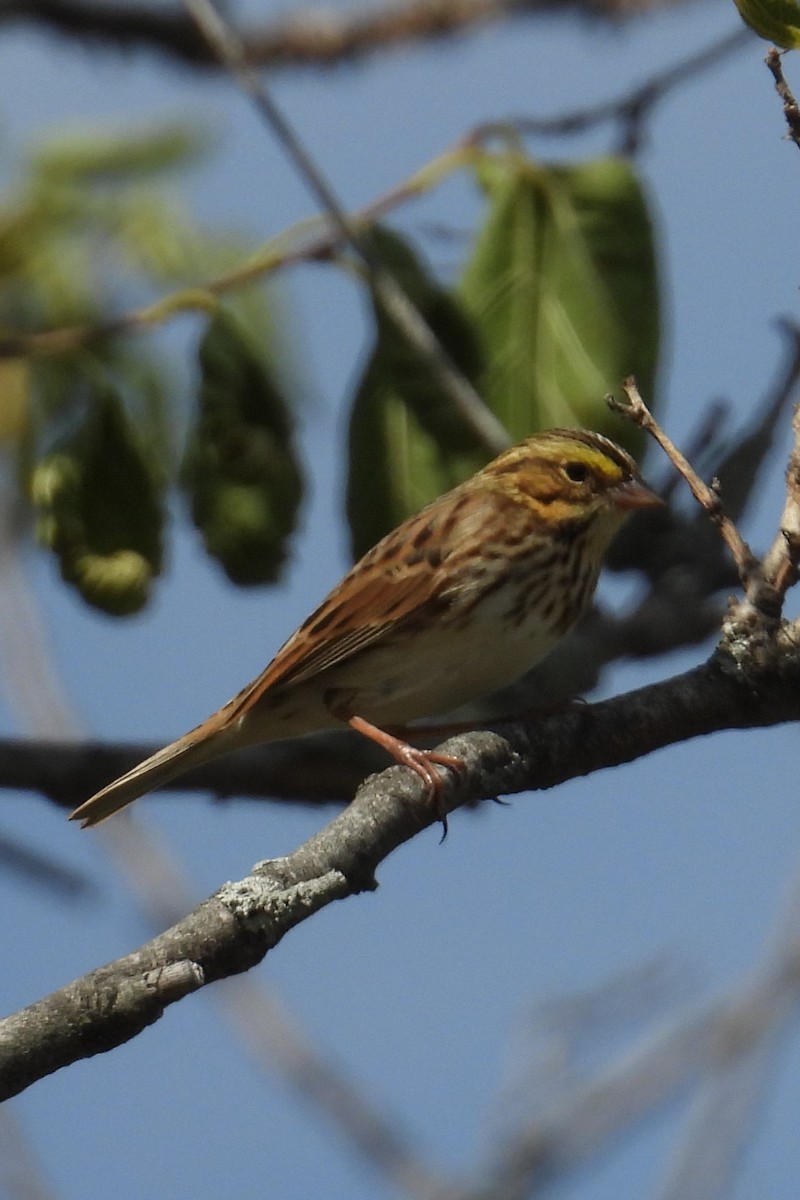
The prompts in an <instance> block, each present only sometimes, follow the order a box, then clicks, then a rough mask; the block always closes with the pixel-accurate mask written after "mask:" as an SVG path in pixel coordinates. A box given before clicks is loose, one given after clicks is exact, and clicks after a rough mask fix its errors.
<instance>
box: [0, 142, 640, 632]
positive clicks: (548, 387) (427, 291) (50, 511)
mask: <svg viewBox="0 0 800 1200" xmlns="http://www.w3.org/2000/svg"><path fill="white" fill-rule="evenodd" d="M198 147H199V139H198V138H197V137H196V136H195V137H191V136H190V135H189V134H188V133H186V131H179V130H175V129H171V130H162V131H160V132H156V133H154V134H151V135H149V136H148V137H145V136H143V135H139V136H136V137H128V138H125V137H117V138H109V137H104V138H94V139H87V138H79V139H72V140H70V141H64V140H62V141H60V142H59V143H57V144H56V145H54V146H51V147H49V148H45V149H44V150H42V151H40V152H39V153H38V154H37V155H36V156H34V157H32V158H31V160H30V162H29V164H28V169H27V173H26V174H25V176H24V178H23V180H22V183H21V184H20V185H19V186H18V188H17V191H16V193H14V194H13V195H11V196H9V197H7V198H6V199H5V202H2V201H0V332H5V333H7V334H8V333H20V332H22V333H24V332H25V331H29V330H46V329H52V328H58V327H59V326H63V325H65V324H69V323H71V322H73V323H74V322H82V323H84V324H87V323H88V324H92V323H94V324H97V325H98V326H99V327H100V326H101V325H102V321H103V320H104V319H106V320H107V318H108V314H109V313H111V314H114V316H115V317H116V315H117V314H119V313H121V312H124V301H125V299H126V298H127V292H130V291H131V289H132V287H133V286H134V284H133V283H132V279H131V276H132V275H133V276H134V277H135V283H136V286H138V287H139V288H142V287H145V286H146V287H149V288H150V289H152V288H153V287H154V286H157V285H159V284H163V283H164V282H173V283H174V282H176V281H177V282H179V283H182V284H185V283H186V282H187V281H190V282H191V283H192V284H194V285H195V286H194V289H193V290H185V291H183V292H181V291H178V292H177V293H176V294H175V296H174V297H173V298H172V299H171V300H170V299H169V298H168V299H167V300H166V301H161V308H162V310H163V312H162V314H161V315H162V317H163V319H166V318H167V317H170V316H172V315H174V314H175V313H176V312H178V311H182V310H183V309H187V308H193V309H194V310H196V309H197V308H198V306H199V307H200V308H201V310H202V315H201V318H200V319H201V321H202V324H203V329H202V331H201V336H200V339H199V350H198V367H199V371H198V385H197V387H196V390H195V396H194V399H193V402H192V406H191V414H190V418H189V430H188V436H187V437H186V438H185V449H184V450H183V452H182V454H178V455H175V454H173V452H172V450H171V442H172V440H174V437H175V434H174V430H175V428H176V426H177V425H178V424H179V422H178V420H177V415H178V414H176V412H175V411H174V409H175V402H174V398H173V395H174V386H171V385H169V384H168V382H167V380H168V369H167V366H166V364H165V362H164V361H163V360H162V359H161V358H159V357H158V356H157V354H156V352H155V350H154V349H153V347H152V345H150V344H149V343H150V339H147V340H145V339H142V338H140V339H139V340H138V341H137V342H136V345H135V352H134V349H133V343H132V342H131V341H130V340H129V339H128V340H125V339H124V338H123V337H121V336H115V337H111V336H108V337H104V338H97V339H95V340H94V341H93V342H92V344H91V345H90V346H89V347H88V348H87V346H86V345H83V346H82V348H81V349H79V350H75V349H73V350H71V351H69V352H67V353H62V354H60V355H58V356H52V357H48V358H41V357H39V358H37V357H33V358H31V359H29V360H23V359H5V360H0V439H2V444H3V445H4V446H5V448H6V451H7V453H9V454H10V453H13V452H16V453H17V458H18V462H19V465H20V469H21V475H22V479H23V481H24V485H25V487H26V489H27V492H28V495H29V497H30V499H31V501H32V504H33V506H34V509H35V510H36V513H37V523H36V528H37V535H38V538H39V541H40V543H41V544H42V545H44V546H45V547H46V548H47V549H49V550H50V551H51V552H53V553H54V554H55V555H56V556H57V558H58V561H59V566H60V570H61V574H62V576H63V577H64V579H65V580H67V581H68V582H69V583H70V584H72V585H73V586H75V587H76V588H78V590H79V592H80V594H81V595H82V597H83V598H84V599H85V600H86V601H87V602H88V603H90V604H93V605H95V606H96V607H98V608H101V609H103V610H104V611H106V612H110V613H114V614H125V613H130V612H135V611H138V610H139V609H140V608H141V607H142V606H143V605H144V604H145V603H146V601H147V598H148V596H149V594H150V591H151V587H152V582H153V580H154V579H155V577H156V576H157V575H158V573H159V571H160V570H161V567H162V563H163V561H164V558H165V527H166V521H165V512H166V508H167V506H166V503H165V493H166V489H167V488H168V487H170V486H178V487H180V488H181V489H182V490H183V492H184V494H185V496H186V499H187V502H188V507H189V510H190V512H191V516H192V519H193V521H194V523H195V525H196V526H197V528H198V530H199V531H200V534H201V536H202V539H203V542H204V545H205V547H206V550H207V552H208V553H209V555H210V556H211V557H212V558H214V559H216V561H217V562H218V563H219V564H220V565H221V566H222V568H223V569H224V571H225V572H226V573H227V575H228V576H229V578H230V579H231V580H232V581H233V582H234V583H236V584H239V585H252V584H260V583H268V582H273V581H274V580H276V579H277V578H278V576H279V574H280V571H281V568H282V566H283V564H284V562H285V559H286V553H287V546H288V542H289V538H290V537H291V534H292V532H293V530H294V527H295V523H296V519H297V513H298V509H299V505H300V503H301V499H302V491H303V481H302V475H301V471H300V468H299V465H298V462H297V457H296V453H295V449H294V444H293V424H294V422H293V412H292V401H291V398H290V396H289V395H288V394H287V389H286V387H285V385H284V383H283V375H282V372H280V371H279V370H278V369H277V366H276V362H275V352H274V350H273V349H272V343H273V341H274V339H273V338H272V336H271V320H270V313H269V310H268V307H267V300H266V297H265V296H264V294H263V292H262V291H260V290H259V291H258V294H256V293H255V291H254V290H253V289H250V290H249V291H248V293H247V295H246V296H244V295H242V294H238V295H236V297H235V299H233V300H230V299H228V300H227V301H226V302H225V304H224V305H223V304H222V303H221V301H220V300H219V298H218V296H219V294H220V293H221V292H222V291H224V290H226V288H225V287H221V286H220V284H219V283H217V284H214V283H212V284H209V285H206V287H205V290H201V289H198V288H197V287H196V281H197V279H198V277H200V278H203V275H204V274H205V276H206V277H208V276H209V275H210V274H213V272H214V271H217V272H223V273H224V277H225V278H227V279H228V280H230V279H231V278H235V276H236V272H235V271H232V266H233V264H234V262H235V259H234V255H233V250H234V247H233V244H232V242H231V240H230V239H224V238H220V237H212V236H211V235H208V234H205V233H201V232H200V231H198V230H197V229H195V228H194V226H193V225H192V223H191V221H190V220H188V219H187V217H186V214H185V213H184V212H183V211H182V210H181V209H180V208H179V207H178V206H177V205H176V204H175V203H174V201H168V200H167V198H166V197H165V195H164V194H163V192H162V191H161V190H159V189H158V188H157V187H156V186H155V184H154V177H155V176H157V175H160V174H161V173H163V172H164V171H165V169H167V168H172V169H174V168H176V167H185V166H186V165H188V163H190V162H191V161H193V159H194V157H196V154H197V151H198ZM470 161H471V164H472V167H473V169H474V172H475V179H476V182H477V184H478V187H479V189H480V192H481V196H482V205H483V211H482V215H481V219H480V224H479V228H478V229H477V231H476V233H475V236H474V238H473V240H472V242H471V245H470V248H469V252H468V255H467V257H466V261H465V262H464V263H463V265H462V267H461V270H460V272H459V277H458V279H457V280H456V282H455V284H452V285H445V284H444V283H443V282H441V280H440V279H438V278H437V277H436V275H435V273H434V272H433V270H432V269H431V267H430V266H429V265H428V264H427V263H426V262H425V261H424V260H423V258H422V256H421V254H420V252H419V251H418V250H417V249H416V248H415V247H414V246H412V244H411V243H410V242H409V241H408V240H407V239H406V238H403V237H401V236H400V234H399V233H397V232H395V231H390V230H388V229H387V228H385V227H376V226H373V227H372V229H371V231H370V235H369V236H370V238H371V242H372V252H373V254H374V255H375V256H376V257H377V258H379V260H380V262H381V263H382V265H383V266H384V268H385V269H387V270H389V271H390V272H391V273H392V275H393V276H394V278H395V280H396V281H397V282H398V283H399V284H400V285H401V286H402V288H403V290H404V291H405V293H406V295H407V296H408V298H409V299H410V300H411V301H412V302H413V304H414V305H415V306H416V308H417V309H418V311H419V312H420V314H421V315H422V316H423V317H424V319H425V321H426V322H427V323H428V325H429V327H430V328H431V330H432V331H433V332H434V334H435V335H436V337H437V338H438V340H439V342H440V344H441V346H442V347H443V349H444V350H445V352H446V353H447V354H448V355H449V357H450V359H451V361H452V362H453V363H454V364H455V365H456V367H457V368H458V369H459V370H460V371H461V372H462V374H463V375H464V377H465V378H466V379H467V380H468V381H469V382H470V383H471V384H472V386H473V387H474V389H475V390H476V391H477V393H478V394H479V395H480V397H481V398H482V402H483V403H484V404H485V405H486V406H487V407H488V408H489V409H490V410H491V412H492V413H493V414H494V415H495V417H497V418H498V420H499V422H500V423H501V424H502V425H503V426H504V427H505V428H506V429H507V430H508V433H509V437H510V438H511V439H513V440H516V439H519V438H522V437H525V436H527V435H529V434H530V433H533V432H535V431H536V430H538V429H542V428H546V427H549V426H554V425H562V426H585V427H591V428H595V429H598V430H600V431H602V432H606V433H608V434H609V435H611V436H613V437H615V438H617V439H618V440H620V441H623V442H627V444H628V445H629V446H630V447H631V448H632V449H633V450H634V451H635V450H637V449H640V445H638V444H637V438H638V431H636V430H632V429H631V427H630V426H627V425H625V424H624V423H622V422H620V421H619V419H618V418H616V417H614V416H612V415H611V414H610V413H609V412H608V410H607V408H606V407H605V405H604V404H603V396H604V395H605V394H606V393H607V392H608V391H610V390H613V388H614V387H615V386H616V385H617V383H618V381H619V380H620V379H622V378H623V377H624V376H626V375H630V374H635V375H636V376H637V377H638V378H639V380H640V381H641V383H642V385H643V387H644V388H645V389H646V390H647V393H648V394H649V395H652V394H653V391H654V385H655V376H656V371H657V361H658V348H659V329H660V320H659V303H658V273H657V266H656V256H655V249H654V244H655V238H654V235H653V228H652V220H651V217H650V214H649V210H648V205H647V200H646V197H645V194H644V192H643V189H642V187H641V185H640V183H639V181H638V179H637V177H636V174H635V172H634V169H633V167H632V166H631V164H630V163H629V162H627V161H626V160H623V159H619V158H603V159H599V160H594V161H590V162H586V163H583V164H578V165H570V166H565V165H558V166H548V165H546V164H543V163H539V162H535V161H533V160H531V159H530V158H529V157H527V156H526V155H525V154H524V153H522V151H521V150H520V149H519V148H518V147H517V146H516V145H514V146H511V147H509V148H505V149H502V150H500V151H497V152H489V151H479V152H477V153H476V154H475V155H474V156H473V158H472V159H471V160H470ZM237 249H238V248H237ZM250 261H253V260H250ZM266 269H267V268H266V267H265V270H266ZM367 285H368V281H367ZM369 296H370V299H371V305H372V312H373V317H374V325H373V329H374V332H373V343H372V347H371V350H370V352H369V354H368V357H367V360H366V364H365V366H364V369H363V371H362V373H361V376H360V378H359V379H358V381H357V383H356V386H355V388H354V394H353V399H352V403H351V405H350V422H349V457H348V464H347V515H348V519H349V524H350V531H351V542H352V548H353V553H354V555H359V554H361V553H363V552H364V551H365V550H366V549H367V548H368V547H369V546H370V545H372V544H373V543H374V542H375V541H376V540H377V539H378V538H380V537H381V536H382V535H383V534H384V533H385V532H387V530H388V529H390V528H392V527H393V526H395V525H396V524H398V523H399V522H400V521H401V520H403V519H404V518H405V517H406V516H407V515H408V514H409V513H410V512H412V511H414V510H415V509H417V508H419V507H420V506H421V505H422V504H423V503H425V502H426V501H428V500H430V499H432V498H433V497H434V496H436V495H438V494H440V493H441V492H443V491H445V490H447V489H448V488H450V487H452V486H454V485H455V484H456V483H458V482H459V481H460V480H462V479H463V478H464V477H465V476H467V475H468V474H470V473H471V472H473V471H474V470H476V469H477V468H478V467H480V466H481V465H482V464H483V463H484V462H485V461H486V460H487V458H488V457H489V456H490V451H489V449H488V448H487V446H486V445H485V444H483V442H482V441H481V438H480V435H479V433H477V432H476V430H475V428H474V427H472V426H470V425H469V424H468V423H467V422H466V421H465V419H464V416H463V414H462V413H461V412H460V411H459V410H458V409H457V407H456V406H455V404H454V401H453V400H452V398H451V397H450V396H449V395H448V394H447V392H446V391H445V390H444V389H443V386H442V384H441V383H440V380H439V378H438V377H437V376H436V374H435V372H434V371H433V370H432V368H431V366H430V364H428V363H427V362H425V361H422V360H421V359H420V357H419V355H418V353H417V352H416V351H415V349H414V348H413V347H411V346H410V344H409V342H408V340H407V338H406V336H405V333H404V331H403V330H401V329H399V328H398V327H397V326H396V325H395V323H394V320H393V319H392V318H391V317H390V315H389V314H388V313H387V312H385V311H384V310H383V307H382V304H381V302H380V300H379V299H378V298H377V296H376V295H375V294H373V293H372V292H369ZM116 325H117V327H116V330H115V332H117V333H119V331H120V329H124V319H120V320H118V321H117V323H116Z"/></svg>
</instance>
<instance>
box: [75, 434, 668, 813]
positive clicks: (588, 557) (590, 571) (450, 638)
mask: <svg viewBox="0 0 800 1200" xmlns="http://www.w3.org/2000/svg"><path fill="white" fill-rule="evenodd" d="M660 503H661V501H660V500H659V498H658V497H657V496H656V495H655V493H654V492H652V491H651V490H650V488H648V487H647V485H646V484H645V483H644V482H643V481H642V478H641V476H640V475H639V472H638V470H637V467H636V464H635V463H634V461H633V459H632V458H631V457H630V456H629V455H628V454H626V453H625V451H624V450H621V449H620V447H619V446H617V445H615V444H614V443H613V442H611V441H609V440H608V438H605V437H601V436H600V435H599V434H596V433H589V432H586V431H584V430H573V429H553V430H550V431H548V432H546V433H540V434H537V435H536V436H535V437H530V438H528V439H527V440H526V441H524V442H521V443H520V444H519V445H518V446H514V447H512V448H511V449H510V450H507V451H506V452H505V453H504V454H501V455H500V456H499V457H498V458H496V459H495V460H494V461H493V462H491V463H489V465H488V466H486V467H484V468H483V470H481V471H478V473H477V474H476V475H473V476H472V478H470V479H468V480H466V482H465V483H462V484H460V485H459V486H458V487H456V488H453V490H452V491H450V492H447V493H446V495H444V496H440V498H439V499H438V500H434V501H433V503H432V504H429V505H427V506H426V507H425V508H423V509H422V510H421V512H418V513H417V514H416V516H413V517H410V518H409V519H408V520H407V521H404V522H403V524H402V525H399V526H398V527H397V529H395V530H393V531H392V532H391V533H389V534H387V536H386V537H385V538H383V539H382V541H380V542H378V544H377V546H375V547H374V548H373V549H372V550H370V551H369V552H368V553H367V554H365V555H364V557H363V558H362V559H361V561H360V562H358V563H356V565H355V566H354V567H353V568H352V570H350V571H349V572H348V573H347V575H345V577H344V579H343V580H342V581H341V583H340V584H338V586H337V587H335V588H334V589H333V591H332V592H331V593H330V595H329V596H328V597H327V599H326V600H323V602H322V604H321V605H320V606H319V608H318V609H317V610H316V611H315V612H313V613H312V614H311V616H310V617H309V618H308V620H307V621H306V622H305V623H304V624H303V625H301V626H300V628H299V629H298V630H297V632H296V633H295V634H293V636H292V637H290V638H289V640H288V642H286V644H285V645H284V646H283V648H282V649H281V650H279V651H278V653H277V654H276V656H275V658H274V659H273V660H272V662H271V663H270V664H269V666H268V667H266V669H265V670H264V671H263V672H262V673H261V674H260V675H259V676H258V678H257V679H254V680H253V681H252V683H249V684H248V685H247V687H246V688H244V690H243V691H241V692H240V693H239V694H238V696H235V697H234V699H233V700H230V701H229V702H228V703H227V704H226V705H224V706H223V707H222V708H221V709H219V711H218V712H215V713H214V714H213V715H212V716H210V717H209V718H208V720H206V721H204V722H203V723H202V725H198V726H197V728H196V729H193V730H191V732H189V733H187V734H184V736H183V737H181V738H178V740H177V741H176V742H172V743H170V745H169V746H166V747H165V748H164V749H163V750H159V752H158V753H157V754H154V755H153V756H152V757H151V758H148V759H146V760H145V761H144V762H143V763H140V764H139V766H138V767H134V768H133V770H132V771H128V772H127V774H125V775H122V776H121V777H120V778H119V779H116V780H115V781H114V782H113V783H110V784H109V785H108V787H105V788H103V790H102V791H100V792H98V793H97V794H96V795H95V796H92V797H91V799H89V800H87V801H86V802H85V803H84V804H81V806H80V807H79V808H77V809H76V810H75V812H73V813H72V817H71V819H73V820H80V821H82V822H83V825H84V826H87V825H96V824H97V823H98V822H99V821H103V820H105V818H106V817H109V816H111V814H112V813H114V812H117V810H118V809H120V808H124V806H125V805H126V804H130V802H131V801H132V800H135V799H136V798H137V797H138V796H141V795H142V794H143V793H144V792H148V791H150V790H151V789H153V788H158V787H161V786H162V785H163V784H165V783H167V782H168V781H169V780H171V779H173V778H174V777H175V776H176V775H180V774H182V773H183V772H184V771H187V770H189V768H191V767H196V766H199V765H200V764H201V763H204V762H207V761H208V760H209V759H212V758H217V757H218V756H219V755H222V754H227V753H228V752H229V751H231V750H236V749H239V748H240V747H242V746H250V745H253V744H255V743H259V742H270V741H277V740H278V739H280V738H288V737H296V736H297V735H299V734H304V733H311V732H313V731H315V730H321V729H330V728H335V727H337V726H340V725H350V726H351V727H352V728H353V729H356V730H358V731H359V732H360V733H362V734H364V735H365V736H366V737H368V738H371V739H372V740H373V741H375V742H377V743H378V745H380V746H383V747H384V748H385V749H386V750H387V751H388V752H389V753H390V754H391V755H392V756H393V757H394V758H395V759H396V760H397V762H400V763H404V764H405V765H406V766H409V767H411V768H412V769H413V770H414V771H416V772H417V774H418V775H419V776H421V778H422V779H423V781H424V783H425V785H426V787H427V788H428V790H429V791H430V792H431V793H432V794H433V795H436V794H437V793H438V791H439V789H440V788H441V786H442V777H441V775H440V774H439V773H438V772H437V771H436V770H435V769H434V767H435V765H437V764H438V765H443V766H447V767H451V768H454V769H456V770H457V769H458V768H459V767H460V766H461V765H462V764H461V763H460V760H459V759H456V758H452V757H449V756H447V755H441V754H436V753H435V752H433V751H430V750H418V749H415V748H414V747H413V746H409V745H408V744H407V743H406V742H404V741H402V740H401V739H400V738H399V737H396V736H393V735H392V734H390V733H388V732H386V729H385V727H386V726H389V727H391V726H401V727H402V726H406V725H408V724H409V722H412V721H414V720H416V719H418V718H420V717H428V716H438V715H442V714H445V713H447V712H450V711H452V710H453V709H455V708H457V707H458V706H459V705H461V704H465V703H466V702H467V701H468V700H473V699H476V698H477V697H479V696H483V695H486V694H488V693H489V692H493V691H495V690H496V689H497V688H500V687H503V686H505V685H507V684H510V683H513V682H514V680H516V679H518V678H519V677H520V675H522V674H524V673H525V672H526V671H527V670H529V669H530V668H531V667H532V666H534V664H535V663H537V662H538V661H539V660H540V659H541V658H543V657H544V655H545V654H547V652H548V651H549V650H551V649H552V648H553V646H554V645H555V644H556V642H558V640H559V639H560V638H561V637H562V636H563V635H564V634H565V633H566V632H567V630H568V629H569V628H570V626H571V625H573V624H574V622H575V621H576V620H577V619H578V617H580V615H581V614H582V613H583V612H584V610H585V609H586V607H587V605H588V603H589V601H590V599H591V597H592V594H593V592H594V588H595V584H596V582H597V576H598V574H599V571H600V566H601V563H602V558H603V555H604V554H605V551H606V549H607V547H608V545H609V543H610V541H611V539H612V537H613V536H614V534H615V533H616V532H617V530H618V529H619V527H620V526H621V525H622V523H623V522H624V520H625V519H626V517H627V516H628V515H629V514H630V512H631V511H632V510H633V509H636V508H647V507H650V506H651V505H656V504H660Z"/></svg>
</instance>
